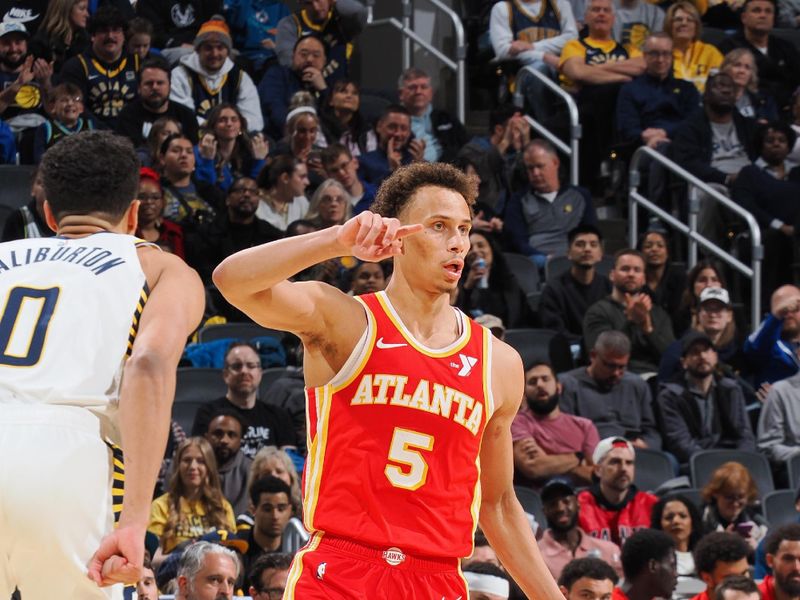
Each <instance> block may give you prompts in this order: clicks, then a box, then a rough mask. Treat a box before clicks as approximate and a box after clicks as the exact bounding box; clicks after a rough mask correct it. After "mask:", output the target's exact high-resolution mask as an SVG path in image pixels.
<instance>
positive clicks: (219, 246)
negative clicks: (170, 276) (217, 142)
mask: <svg viewBox="0 0 800 600" xmlns="http://www.w3.org/2000/svg"><path fill="white" fill-rule="evenodd" d="M258 200H259V198H258V185H257V184H256V182H255V181H254V180H253V179H251V178H249V177H240V178H239V179H236V180H234V182H233V184H232V185H231V187H230V188H228V195H227V197H226V198H225V207H226V209H227V210H225V211H224V212H220V213H219V214H218V215H217V216H216V218H215V219H214V220H213V221H211V222H207V223H203V224H202V225H201V226H200V229H199V234H198V236H197V239H196V240H193V246H194V248H195V252H194V254H195V256H192V257H190V259H189V262H190V263H192V264H193V265H194V267H195V268H196V269H197V270H198V272H199V273H200V277H201V278H202V279H203V281H205V282H206V283H210V282H211V272H212V271H213V270H214V268H215V267H216V266H217V265H218V264H219V263H221V262H222V260H223V259H224V258H225V257H227V256H230V255H231V254H233V253H235V252H238V251H239V250H244V249H245V248H252V247H253V246H258V245H260V244H265V243H267V242H271V241H272V240H277V239H279V238H282V237H283V232H282V231H281V230H280V229H278V228H277V227H274V226H272V225H270V224H269V223H267V222H266V221H263V220H261V219H259V218H257V217H256V209H258Z"/></svg>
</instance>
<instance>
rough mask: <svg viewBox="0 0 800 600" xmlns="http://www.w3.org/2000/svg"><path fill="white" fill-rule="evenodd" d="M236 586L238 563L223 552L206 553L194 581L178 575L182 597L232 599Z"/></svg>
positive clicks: (194, 599) (196, 599) (202, 599)
mask: <svg viewBox="0 0 800 600" xmlns="http://www.w3.org/2000/svg"><path fill="white" fill-rule="evenodd" d="M235 586H236V565H234V564H233V560H231V558H230V557H228V556H225V555H222V554H206V557H205V560H204V561H203V568H202V569H200V571H199V572H198V573H197V576H195V578H194V581H189V580H188V579H186V577H183V576H181V577H178V587H179V588H180V590H181V597H183V598H191V600H231V599H232V598H233V591H234V587H235Z"/></svg>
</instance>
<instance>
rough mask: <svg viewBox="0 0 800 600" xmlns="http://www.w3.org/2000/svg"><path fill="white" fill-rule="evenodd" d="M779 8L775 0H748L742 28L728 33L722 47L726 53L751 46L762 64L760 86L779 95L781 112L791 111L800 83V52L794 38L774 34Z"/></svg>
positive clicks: (757, 61) (743, 10)
mask: <svg viewBox="0 0 800 600" xmlns="http://www.w3.org/2000/svg"><path fill="white" fill-rule="evenodd" d="M776 12H777V11H776V7H775V0H746V1H745V3H744V7H743V8H742V13H741V19H742V29H741V30H740V31H738V32H737V33H735V34H734V35H732V36H728V37H726V38H725V39H724V40H723V41H722V42H721V43H720V45H719V49H720V51H721V52H722V53H723V54H727V53H728V52H730V51H731V50H733V49H734V48H747V49H748V50H750V52H752V53H753V56H754V57H755V59H756V66H757V67H758V79H759V88H760V89H761V90H762V91H764V92H765V93H766V94H767V95H769V96H772V97H774V98H775V101H776V102H777V104H778V110H779V111H780V112H782V113H783V114H788V111H789V103H790V100H791V96H792V92H794V90H795V88H797V86H798V85H800V71H798V69H797V65H800V52H798V51H797V48H795V47H794V45H793V44H792V43H791V42H789V41H787V40H783V39H781V38H779V37H776V36H774V35H771V32H772V29H773V28H774V27H775V13H776ZM765 51H766V52H765Z"/></svg>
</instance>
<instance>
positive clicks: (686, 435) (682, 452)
mask: <svg viewBox="0 0 800 600" xmlns="http://www.w3.org/2000/svg"><path fill="white" fill-rule="evenodd" d="M681 343H682V348H683V352H682V358H681V364H682V365H683V368H684V372H683V373H682V374H681V375H678V377H676V378H675V379H674V380H672V381H669V382H662V386H661V390H660V391H659V394H658V399H657V403H658V406H659V407H660V410H661V419H662V431H663V433H664V449H665V450H667V451H668V452H671V453H672V454H674V455H675V457H676V458H677V459H678V461H679V462H680V463H683V464H686V463H688V462H689V458H690V457H691V456H692V454H694V453H695V452H699V451H700V450H707V449H709V448H736V449H738V450H748V451H755V443H754V441H753V431H752V429H751V428H750V419H749V418H748V417H747V409H746V408H745V400H744V394H742V390H741V388H740V387H739V385H738V384H737V382H736V381H735V380H733V379H731V378H729V377H723V376H721V375H719V374H717V372H716V368H717V364H718V362H719V357H718V355H717V349H716V348H715V347H714V343H713V342H712V341H711V338H710V337H708V336H707V335H706V334H705V333H702V332H700V331H691V332H690V333H688V334H687V335H686V336H685V337H684V338H683V340H682V342H681Z"/></svg>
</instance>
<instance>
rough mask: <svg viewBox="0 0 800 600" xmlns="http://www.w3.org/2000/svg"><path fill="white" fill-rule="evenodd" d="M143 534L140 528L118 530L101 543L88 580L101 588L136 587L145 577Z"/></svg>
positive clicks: (90, 567)
mask: <svg viewBox="0 0 800 600" xmlns="http://www.w3.org/2000/svg"><path fill="white" fill-rule="evenodd" d="M144 534H145V530H144V529H143V528H141V527H125V526H123V527H119V528H118V529H116V530H114V531H113V532H111V533H109V534H108V535H107V536H106V537H104V538H103V539H102V541H101V542H100V547H99V548H98V549H97V552H95V553H94V556H92V559H91V560H90V561H89V579H91V580H92V581H94V582H95V583H96V584H97V585H98V586H101V587H102V586H106V585H113V584H115V583H125V584H135V583H136V582H137V581H139V579H140V578H141V576H142V563H143V562H144Z"/></svg>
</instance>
